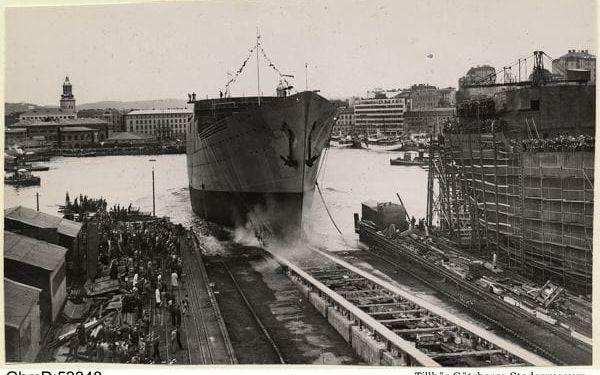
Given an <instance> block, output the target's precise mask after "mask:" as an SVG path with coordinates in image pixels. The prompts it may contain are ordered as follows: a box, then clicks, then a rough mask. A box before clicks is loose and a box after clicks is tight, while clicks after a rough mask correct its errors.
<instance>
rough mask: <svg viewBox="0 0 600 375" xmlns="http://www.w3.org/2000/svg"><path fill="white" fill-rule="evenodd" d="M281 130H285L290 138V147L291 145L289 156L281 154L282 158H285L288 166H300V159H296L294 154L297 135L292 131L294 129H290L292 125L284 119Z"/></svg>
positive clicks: (285, 163) (284, 161) (284, 160)
mask: <svg viewBox="0 0 600 375" xmlns="http://www.w3.org/2000/svg"><path fill="white" fill-rule="evenodd" d="M281 130H282V131H283V132H285V134H286V135H287V138H288V147H289V152H288V153H289V155H288V156H283V155H279V157H280V158H281V160H283V163H284V165H287V166H288V167H292V168H296V167H297V166H298V161H297V160H296V159H294V155H293V152H292V151H293V148H294V140H295V139H296V136H295V135H294V132H293V131H292V129H290V127H289V126H288V124H287V123H286V122H285V121H284V122H283V124H281Z"/></svg>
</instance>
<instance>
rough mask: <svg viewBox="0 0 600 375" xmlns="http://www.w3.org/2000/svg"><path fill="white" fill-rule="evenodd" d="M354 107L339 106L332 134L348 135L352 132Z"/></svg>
mask: <svg viewBox="0 0 600 375" xmlns="http://www.w3.org/2000/svg"><path fill="white" fill-rule="evenodd" d="M354 122H355V118H354V109H353V108H341V109H340V110H339V112H338V115H337V116H336V119H335V124H334V125H333V130H332V134H340V133H341V134H343V135H348V134H351V133H353V132H354Z"/></svg>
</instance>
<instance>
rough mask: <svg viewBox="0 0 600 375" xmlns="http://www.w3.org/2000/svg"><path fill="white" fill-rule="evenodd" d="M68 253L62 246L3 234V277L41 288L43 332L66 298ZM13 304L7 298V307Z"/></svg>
mask: <svg viewBox="0 0 600 375" xmlns="http://www.w3.org/2000/svg"><path fill="white" fill-rule="evenodd" d="M66 254H67V249H65V248H64V247H62V246H57V245H53V244H51V243H48V242H45V241H40V240H36V239H34V238H30V237H26V236H22V235H20V234H16V233H12V232H8V231H4V276H5V277H8V278H9V279H11V280H14V281H17V282H19V283H22V284H26V285H29V286H33V287H35V288H39V289H41V293H40V298H39V300H40V316H41V322H42V323H41V325H42V332H44V331H45V329H46V328H48V327H49V326H50V325H51V324H52V323H53V322H54V321H55V320H56V318H57V317H58V316H59V313H60V311H61V309H62V307H63V305H64V303H65V300H66V297H67V280H66V274H65V256H66ZM11 303H12V301H11V300H10V299H7V298H5V300H4V305H5V306H8V305H9V304H11Z"/></svg>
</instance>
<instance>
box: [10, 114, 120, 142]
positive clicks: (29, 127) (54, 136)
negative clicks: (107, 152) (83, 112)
mask: <svg viewBox="0 0 600 375" xmlns="http://www.w3.org/2000/svg"><path fill="white" fill-rule="evenodd" d="M11 128H13V129H14V128H17V129H18V128H24V129H26V131H27V138H33V137H36V136H37V137H39V136H42V137H44V139H45V140H46V142H48V143H50V144H55V145H57V146H58V147H63V141H66V143H65V144H67V145H68V144H71V143H76V144H79V147H81V146H89V145H91V144H95V143H98V142H102V141H104V140H105V139H106V138H107V137H108V123H107V122H106V121H104V120H100V119H96V118H75V119H58V120H50V121H41V120H34V121H19V122H18V123H16V124H13V125H11ZM69 128H79V129H75V130H74V131H70V130H69ZM81 128H89V129H93V130H94V134H97V136H96V137H94V138H93V139H89V137H88V131H86V130H85V129H81ZM61 132H62V133H65V132H66V133H69V135H70V136H71V138H67V139H64V138H63V137H62V136H61ZM75 132H79V134H74V133H75Z"/></svg>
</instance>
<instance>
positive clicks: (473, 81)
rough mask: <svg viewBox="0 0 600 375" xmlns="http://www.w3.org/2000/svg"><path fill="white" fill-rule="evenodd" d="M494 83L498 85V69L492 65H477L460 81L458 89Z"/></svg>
mask: <svg viewBox="0 0 600 375" xmlns="http://www.w3.org/2000/svg"><path fill="white" fill-rule="evenodd" d="M494 83H496V69H495V68H494V67H493V66H490V65H477V66H474V67H472V68H471V69H469V70H468V71H467V74H466V75H465V76H464V77H461V78H460V79H459V80H458V87H459V88H462V87H465V86H471V85H491V84H494Z"/></svg>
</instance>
